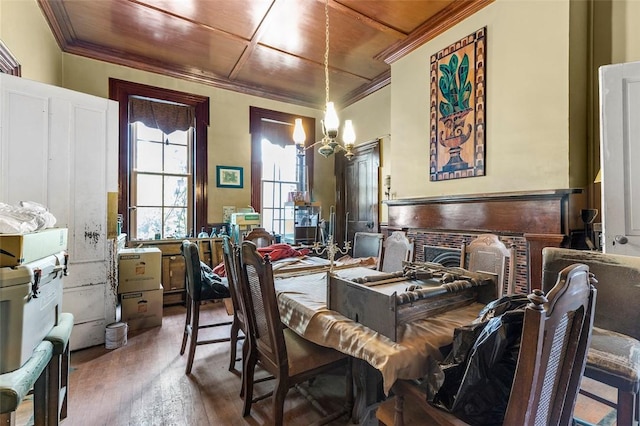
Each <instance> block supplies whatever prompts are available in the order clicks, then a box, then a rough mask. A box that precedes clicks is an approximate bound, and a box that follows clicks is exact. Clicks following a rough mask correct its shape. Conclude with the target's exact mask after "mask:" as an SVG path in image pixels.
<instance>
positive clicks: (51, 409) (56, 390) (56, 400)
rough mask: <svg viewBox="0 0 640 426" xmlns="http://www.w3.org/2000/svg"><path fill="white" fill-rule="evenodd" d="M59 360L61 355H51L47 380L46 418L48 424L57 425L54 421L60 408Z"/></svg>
mask: <svg viewBox="0 0 640 426" xmlns="http://www.w3.org/2000/svg"><path fill="white" fill-rule="evenodd" d="M61 360H62V354H60V355H55V354H54V355H53V357H51V361H49V367H48V373H47V374H49V377H48V378H47V393H48V395H47V396H48V401H47V417H48V419H49V422H48V424H50V425H51V424H58V422H57V421H56V422H54V420H57V419H58V413H59V412H58V409H59V408H60V389H62V383H61V376H60V374H61V365H60V364H61Z"/></svg>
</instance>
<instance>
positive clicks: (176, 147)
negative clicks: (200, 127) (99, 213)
mask: <svg viewBox="0 0 640 426" xmlns="http://www.w3.org/2000/svg"><path fill="white" fill-rule="evenodd" d="M131 141H132V143H131V144H130V148H131V156H130V158H131V162H132V164H131V167H130V168H131V205H134V206H136V209H134V210H131V216H130V220H131V237H132V238H134V239H149V240H151V239H154V238H155V239H160V238H184V237H185V236H188V235H189V234H190V233H192V230H193V215H192V214H190V213H189V212H192V211H193V178H192V176H193V175H192V170H193V167H192V165H193V154H192V153H193V148H192V147H193V128H190V129H188V130H178V131H175V132H172V133H171V134H166V133H164V132H163V131H162V130H160V129H154V128H150V127H147V126H146V125H145V124H144V123H141V122H135V123H132V124H131Z"/></svg>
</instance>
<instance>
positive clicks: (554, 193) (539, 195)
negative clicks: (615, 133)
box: [382, 188, 582, 206]
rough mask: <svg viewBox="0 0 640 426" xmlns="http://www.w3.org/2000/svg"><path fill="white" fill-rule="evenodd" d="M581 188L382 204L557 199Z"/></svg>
mask: <svg viewBox="0 0 640 426" xmlns="http://www.w3.org/2000/svg"><path fill="white" fill-rule="evenodd" d="M580 193H582V189H579V188H572V189H549V190H542V191H520V192H495V193H483V194H463V195H440V196H434V197H420V198H400V199H397V200H384V201H382V202H383V203H384V204H387V205H389V206H401V205H412V204H452V203H465V202H466V203H471V202H476V201H480V200H482V201H488V200H505V199H510V200H530V199H545V198H551V199H557V198H559V197H565V196H568V195H571V194H580Z"/></svg>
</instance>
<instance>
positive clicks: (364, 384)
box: [351, 358, 384, 424]
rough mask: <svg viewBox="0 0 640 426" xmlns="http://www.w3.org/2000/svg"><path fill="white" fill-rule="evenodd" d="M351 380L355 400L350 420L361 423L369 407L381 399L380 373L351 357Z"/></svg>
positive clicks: (364, 362)
mask: <svg viewBox="0 0 640 426" xmlns="http://www.w3.org/2000/svg"><path fill="white" fill-rule="evenodd" d="M353 380H354V384H355V400H354V404H353V411H352V416H351V418H352V421H353V423H356V424H361V423H363V422H365V421H366V418H365V417H366V416H367V414H368V411H369V408H370V407H371V406H373V405H375V404H376V403H378V402H380V401H382V399H383V398H384V392H383V390H382V374H381V373H380V371H378V370H376V369H375V368H373V367H372V366H371V365H369V363H368V362H366V361H364V360H361V359H358V358H353Z"/></svg>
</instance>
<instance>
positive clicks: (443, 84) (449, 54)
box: [429, 27, 487, 181]
mask: <svg viewBox="0 0 640 426" xmlns="http://www.w3.org/2000/svg"><path fill="white" fill-rule="evenodd" d="M486 42H487V27H483V28H481V29H479V30H477V31H476V32H474V33H473V34H470V35H468V36H467V37H465V38H463V39H461V40H459V41H457V42H455V43H453V44H451V45H450V46H448V47H446V48H444V49H442V50H441V51H439V52H438V53H436V54H435V55H432V56H431V64H430V70H431V71H430V74H431V75H430V100H429V103H430V126H429V127H430V131H429V135H430V136H429V143H430V165H429V167H430V171H429V173H430V179H431V180H432V181H442V180H450V179H459V178H465V177H473V176H484V174H485V112H486V107H485V93H486V79H485V77H486V73H485V69H486V53H487V51H486V47H487V43H486Z"/></svg>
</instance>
